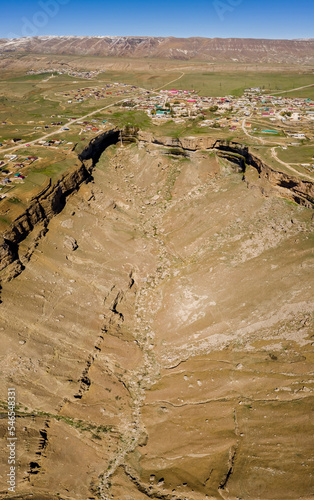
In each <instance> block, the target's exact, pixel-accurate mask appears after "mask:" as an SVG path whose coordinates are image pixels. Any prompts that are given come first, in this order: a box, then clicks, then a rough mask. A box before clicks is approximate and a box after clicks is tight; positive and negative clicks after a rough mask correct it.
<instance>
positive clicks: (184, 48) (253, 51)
mask: <svg viewBox="0 0 314 500" xmlns="http://www.w3.org/2000/svg"><path fill="white" fill-rule="evenodd" d="M0 50H1V52H3V53H6V52H27V53H36V54H73V55H75V54H77V55H91V56H107V57H128V58H129V57H131V58H143V57H145V58H147V57H152V58H154V57H157V58H166V59H182V60H191V59H197V60H203V61H219V62H228V61H230V62H231V61H235V60H236V61H237V62H244V63H245V62H246V63H255V62H256V61H259V63H260V64H261V63H285V64H287V63H291V64H296V63H298V64H313V62H314V41H313V40H268V39H267V40H260V39H241V38H197V37H194V38H174V37H165V38H163V37H135V36H133V37H132V36H120V37H119V36H113V37H110V36H103V37H84V36H78V37H75V36H60V37H58V36H39V37H26V38H16V39H13V40H5V39H2V40H0Z"/></svg>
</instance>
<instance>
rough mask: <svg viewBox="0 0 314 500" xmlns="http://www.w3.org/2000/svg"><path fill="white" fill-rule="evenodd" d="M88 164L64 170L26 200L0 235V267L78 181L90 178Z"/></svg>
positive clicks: (61, 205)
mask: <svg viewBox="0 0 314 500" xmlns="http://www.w3.org/2000/svg"><path fill="white" fill-rule="evenodd" d="M91 168H92V164H91V163H90V164H89V165H88V164H84V163H83V162H80V163H79V164H78V165H77V166H75V167H73V168H72V169H70V170H68V171H67V172H66V173H65V174H63V175H62V177H61V178H60V179H58V180H57V181H56V182H55V183H54V184H51V183H49V185H48V186H47V187H46V188H45V189H44V190H43V191H42V192H41V193H39V194H38V195H36V196H35V197H34V198H33V199H32V200H31V202H30V204H29V207H28V208H27V210H26V212H25V213H24V214H22V215H21V216H20V217H18V218H17V219H16V220H15V221H14V222H13V223H12V224H11V226H10V228H9V229H8V230H7V231H5V232H4V233H3V235H2V237H1V238H2V241H1V242H0V257H1V260H0V270H3V269H4V268H6V267H7V266H8V265H9V264H11V263H12V262H13V261H16V260H18V255H19V244H20V243H21V242H22V241H23V240H25V238H26V237H27V236H28V235H29V234H30V233H31V232H32V231H33V229H34V228H35V227H36V226H37V225H39V224H45V225H47V223H48V222H49V220H50V219H51V218H52V217H53V216H54V215H56V214H58V213H59V212H61V210H62V209H63V208H64V206H65V204H66V200H67V198H68V196H69V195H70V194H71V193H73V192H74V191H76V190H77V189H78V188H79V186H80V184H81V183H82V182H85V181H87V180H90V179H91Z"/></svg>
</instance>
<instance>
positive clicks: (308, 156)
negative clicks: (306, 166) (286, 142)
mask: <svg viewBox="0 0 314 500" xmlns="http://www.w3.org/2000/svg"><path fill="white" fill-rule="evenodd" d="M277 156H278V158H279V159H280V160H282V161H285V162H287V163H313V164H314V160H313V157H314V146H307V145H303V146H288V149H278V150H277Z"/></svg>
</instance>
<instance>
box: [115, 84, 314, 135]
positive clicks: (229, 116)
mask: <svg viewBox="0 0 314 500" xmlns="http://www.w3.org/2000/svg"><path fill="white" fill-rule="evenodd" d="M123 107H125V108H128V109H137V110H142V111H144V112H146V113H147V114H148V116H150V117H151V118H152V119H153V120H154V121H155V122H158V121H159V120H173V121H174V122H175V123H182V122H184V121H185V120H187V119H190V118H200V119H201V121H200V123H199V126H200V127H209V128H225V127H228V128H229V130H231V131H232V130H236V129H237V128H240V127H241V125H242V120H243V119H244V118H246V117H250V118H252V119H254V118H261V119H263V120H265V119H266V120H269V122H270V124H271V123H274V122H276V123H277V124H278V123H280V124H283V125H284V126H288V125H289V124H292V125H298V124H300V125H306V126H310V125H311V124H313V123H314V102H313V101H312V100H310V99H300V98H298V99H296V98H289V97H281V96H278V97H276V96H271V95H264V94H263V93H262V92H261V90H260V89H259V88H255V89H246V91H245V93H244V95H243V96H241V97H239V98H236V97H234V96H231V95H229V96H225V97H204V96H199V95H198V93H197V91H195V90H189V91H188V90H177V89H172V90H160V91H159V92H158V94H156V95H152V94H151V93H150V94H149V95H145V96H143V95H141V96H139V97H136V98H133V99H132V100H130V101H127V102H125V103H123ZM208 113H211V115H212V116H211V118H210V119H206V115H207V114H208ZM245 126H246V127H247V128H251V123H250V122H246V124H245ZM261 132H264V133H274V134H277V133H278V131H276V130H268V129H265V130H261ZM284 132H285V133H286V134H287V136H292V137H295V138H298V139H302V138H305V137H306V136H305V133H304V131H303V130H302V131H289V130H284Z"/></svg>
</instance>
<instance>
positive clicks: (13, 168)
mask: <svg viewBox="0 0 314 500" xmlns="http://www.w3.org/2000/svg"><path fill="white" fill-rule="evenodd" d="M134 94H136V97H134ZM56 95H57V96H59V97H60V98H62V99H65V100H66V101H67V102H66V104H67V105H69V106H72V105H74V106H75V104H76V103H79V102H83V101H88V100H90V99H95V100H102V99H105V98H108V97H116V96H122V97H123V96H125V97H126V98H125V99H122V100H120V101H119V104H118V103H117V104H113V105H114V106H116V107H117V109H121V110H125V111H130V110H136V111H142V112H144V113H146V114H147V115H148V117H149V118H150V119H151V120H152V125H157V126H158V125H162V124H165V123H167V122H170V121H173V123H175V124H184V123H188V122H190V121H193V122H194V123H195V125H196V126H197V127H199V128H200V132H204V133H206V131H207V130H208V131H210V130H211V129H224V130H225V131H230V132H235V131H239V132H244V133H245V134H246V135H248V136H250V137H252V138H254V137H259V136H264V137H266V138H267V136H272V135H273V136H279V135H280V136H281V137H282V138H285V139H286V142H285V144H282V147H283V148H284V149H286V147H287V145H292V146H298V145H301V143H304V141H306V142H307V140H308V139H310V138H312V137H313V129H314V127H313V125H314V102H313V101H312V100H311V99H301V98H292V97H282V96H279V95H278V96H274V95H265V93H264V92H263V91H262V90H261V89H260V88H258V87H257V88H249V89H246V90H245V92H244V94H243V95H242V96H241V97H234V96H231V95H229V96H224V97H206V96H200V95H199V93H198V92H197V91H196V90H181V89H171V90H159V91H149V90H147V89H143V88H140V87H136V86H134V85H128V84H125V83H117V82H115V83H108V84H106V85H104V86H103V87H82V88H78V89H76V90H69V91H66V92H65V91H63V92H60V93H58V94H56ZM73 109H74V108H73ZM109 113H110V111H109ZM72 120H75V123H73V127H72V126H71V119H70V120H69V118H68V117H67V116H62V115H57V116H55V115H52V116H51V121H49V122H48V120H47V121H43V120H41V121H39V122H37V123H36V122H34V121H29V122H27V123H28V124H33V132H32V134H35V133H40V131H43V132H44V133H46V131H48V129H51V130H54V129H55V130H56V135H55V136H54V135H53V134H51V132H50V130H49V137H47V138H39V139H38V140H36V141H35V142H36V155H35V154H30V155H26V154H24V153H25V152H23V154H22V155H20V156H19V155H18V154H17V153H16V154H3V155H1V150H6V149H7V148H10V147H11V148H12V146H14V145H23V149H24V146H25V148H28V147H30V144H29V143H28V142H27V140H25V139H22V138H20V137H15V138H13V139H7V140H2V139H1V138H0V155H1V156H0V170H1V176H0V184H1V186H2V187H0V190H2V189H3V187H4V186H6V187H7V188H9V187H10V186H14V185H15V184H17V183H21V182H22V183H23V182H24V180H25V178H26V177H27V174H28V172H29V170H30V166H31V165H32V164H33V163H34V162H38V160H39V162H40V157H39V156H38V148H49V150H52V149H56V150H62V151H63V152H67V151H69V152H71V151H73V150H74V149H75V147H76V145H77V143H78V141H79V142H81V141H85V140H86V141H89V140H90V139H91V137H92V136H93V135H94V134H97V133H100V132H102V131H103V130H105V129H106V128H107V127H108V126H112V125H113V124H112V123H110V122H108V120H104V119H100V118H97V119H96V118H92V119H90V120H86V119H85V120H83V119H82V120H78V119H77V118H72ZM65 123H66V124H65ZM2 125H4V126H5V125H6V122H3V123H2ZM60 127H61V128H60ZM60 132H61V133H60ZM67 134H70V135H71V134H72V136H73V134H74V136H75V140H73V137H72V138H71V137H68V139H67V138H66V135H67ZM250 134H254V135H250ZM289 139H290V142H289ZM29 140H30V138H29ZM287 141H288V142H287ZM300 141H301V142H300ZM33 142H34V141H33ZM14 153H15V152H14ZM44 156H45V152H44V151H43V157H44ZM305 166H306V167H307V170H309V171H313V170H314V164H313V163H312V164H311V163H307V164H306V165H305ZM5 191H6V192H7V190H5ZM0 196H1V198H3V197H4V196H5V195H4V194H2V195H0Z"/></svg>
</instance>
